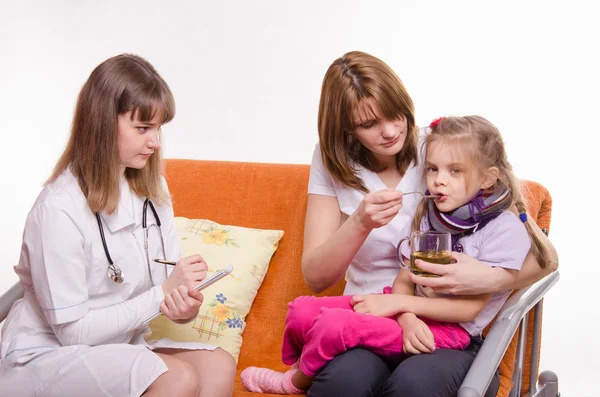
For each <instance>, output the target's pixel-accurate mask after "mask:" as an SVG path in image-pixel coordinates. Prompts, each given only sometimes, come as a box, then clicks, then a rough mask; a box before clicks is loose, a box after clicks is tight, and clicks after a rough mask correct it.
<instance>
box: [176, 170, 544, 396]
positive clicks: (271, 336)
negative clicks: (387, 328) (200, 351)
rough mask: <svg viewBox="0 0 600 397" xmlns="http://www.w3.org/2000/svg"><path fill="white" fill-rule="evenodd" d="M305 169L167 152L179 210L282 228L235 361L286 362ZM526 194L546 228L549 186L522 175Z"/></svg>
mask: <svg viewBox="0 0 600 397" xmlns="http://www.w3.org/2000/svg"><path fill="white" fill-rule="evenodd" d="M309 170H310V166H309V165H293V164H267V163H247V162H226V161H201V160H181V159H173V160H166V175H165V176H166V179H167V183H168V184H169V189H170V191H171V194H172V195H173V207H174V210H175V215H176V216H185V217H188V218H204V219H211V220H213V221H216V222H219V223H221V224H227V225H239V226H246V227H253V228H259V229H279V230H284V231H285V235H284V237H283V238H282V240H281V242H280V245H279V248H278V250H277V252H275V255H274V256H273V259H272V261H271V264H270V267H269V270H268V272H267V275H266V277H265V280H264V282H263V285H262V287H261V288H260V290H259V291H258V294H257V296H256V299H255V301H254V304H253V306H252V309H251V311H250V314H249V315H248V317H247V318H246V323H247V324H246V329H245V330H244V334H243V340H244V342H243V344H242V348H241V352H240V357H239V368H242V369H243V368H245V367H247V366H249V365H257V363H260V366H264V367H268V368H272V369H278V370H284V369H285V366H284V365H283V364H282V363H281V350H280V349H281V341H282V340H283V329H284V324H285V316H286V313H287V303H288V302H290V301H292V300H293V299H294V298H296V297H298V296H300V295H312V292H311V291H310V290H309V289H308V288H307V287H306V285H305V283H304V279H303V277H302V272H301V268H300V263H301V258H302V245H303V233H304V218H305V215H306V203H307V198H308V197H307V191H308V175H309ZM523 195H524V197H525V199H526V200H527V208H528V211H529V213H530V215H531V216H532V218H533V219H534V220H536V222H537V224H538V225H539V226H540V228H546V229H549V228H550V217H551V211H552V198H551V196H550V194H549V192H548V190H547V189H546V188H545V187H544V186H542V185H540V184H539V183H537V182H532V181H523ZM324 265H326V264H324ZM343 287H344V281H343V280H342V281H340V282H339V283H338V284H337V285H336V286H335V287H333V288H330V289H328V290H327V291H326V292H325V293H323V294H319V295H340V294H341V293H342V291H343ZM532 325H533V316H530V324H529V331H528V340H527V344H526V356H525V357H530V352H531V350H532V349H537V350H538V351H539V349H540V346H539V345H537V346H533V344H532V340H531V330H532ZM486 331H487V330H486ZM274 341H277V342H275V343H274ZM516 347H517V334H515V337H514V338H513V340H512V342H511V344H510V346H509V348H508V350H507V351H506V353H505V356H504V358H503V360H502V363H501V364H500V377H501V379H500V382H501V384H500V392H499V395H502V396H504V395H508V392H509V391H510V389H511V387H512V384H511V376H512V373H513V369H514V359H515V356H516ZM538 357H539V356H538ZM529 366H530V363H529V362H526V366H525V371H524V373H525V376H524V377H523V390H528V389H527V388H528V385H529V369H530V367H529Z"/></svg>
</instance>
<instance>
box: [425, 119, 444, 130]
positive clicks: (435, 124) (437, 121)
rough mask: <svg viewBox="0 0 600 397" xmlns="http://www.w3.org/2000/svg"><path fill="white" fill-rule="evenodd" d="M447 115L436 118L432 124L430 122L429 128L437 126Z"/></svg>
mask: <svg viewBox="0 0 600 397" xmlns="http://www.w3.org/2000/svg"><path fill="white" fill-rule="evenodd" d="M444 119H445V117H438V118H437V119H434V120H433V121H432V122H431V123H430V124H429V128H434V127H436V126H437V125H438V124H439V123H441V122H442V120H444Z"/></svg>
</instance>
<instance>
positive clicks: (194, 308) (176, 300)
mask: <svg viewBox="0 0 600 397" xmlns="http://www.w3.org/2000/svg"><path fill="white" fill-rule="evenodd" d="M203 300H204V296H203V295H202V292H200V291H196V290H195V289H188V288H187V287H186V286H185V285H180V286H179V287H177V288H175V289H174V290H172V291H171V293H170V294H168V295H165V300H164V301H162V303H161V304H160V311H161V312H162V313H163V314H164V315H165V316H166V317H167V318H168V319H169V320H171V321H177V322H179V321H182V322H188V321H190V320H192V319H193V318H195V317H196V316H197V315H198V310H200V305H202V301H203Z"/></svg>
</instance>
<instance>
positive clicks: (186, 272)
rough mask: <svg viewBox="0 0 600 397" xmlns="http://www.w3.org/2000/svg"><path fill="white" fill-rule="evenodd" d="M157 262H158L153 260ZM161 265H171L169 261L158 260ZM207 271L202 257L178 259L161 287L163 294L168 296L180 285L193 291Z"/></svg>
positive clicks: (193, 256) (194, 256)
mask: <svg viewBox="0 0 600 397" xmlns="http://www.w3.org/2000/svg"><path fill="white" fill-rule="evenodd" d="M155 261H157V262H158V261H159V260H155ZM160 261H161V263H164V262H168V263H165V264H167V265H172V264H173V262H171V261H164V260H160ZM207 271H208V265H207V264H206V261H205V260H204V258H202V256H200V255H198V254H196V255H191V256H188V257H186V258H183V259H180V260H179V262H177V263H176V264H175V268H174V269H173V271H172V272H171V274H170V275H169V277H168V278H167V279H166V280H165V282H164V283H163V285H162V288H163V293H164V294H165V296H166V295H169V294H170V293H171V291H173V290H174V289H175V288H177V287H179V286H180V285H184V286H185V287H186V288H187V289H188V290H192V289H194V287H196V286H197V285H198V284H200V282H201V281H202V280H204V278H205V277H206V273H207Z"/></svg>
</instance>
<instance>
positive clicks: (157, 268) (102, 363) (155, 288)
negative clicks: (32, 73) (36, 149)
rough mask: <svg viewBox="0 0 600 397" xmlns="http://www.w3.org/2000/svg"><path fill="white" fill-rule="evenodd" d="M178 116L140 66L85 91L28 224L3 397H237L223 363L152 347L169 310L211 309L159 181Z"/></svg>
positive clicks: (101, 74) (118, 60) (229, 365)
mask: <svg viewBox="0 0 600 397" xmlns="http://www.w3.org/2000/svg"><path fill="white" fill-rule="evenodd" d="M174 115H175V102H174V100H173V96H172V94H171V91H170V90H169V87H168V86H167V84H166V83H165V82H164V80H163V79H162V78H161V77H160V76H159V75H158V73H157V72H156V70H155V69H154V68H153V67H152V65H150V64H149V63H148V62H147V61H146V60H145V59H143V58H140V57H138V56H134V55H127V54H123V55H119V56H116V57H113V58H110V59H108V60H106V61H104V62H103V63H101V64H100V65H99V66H98V67H96V68H95V69H94V71H93V72H92V73H91V75H90V77H89V79H88V81H87V82H86V83H85V84H84V86H83V88H82V90H81V92H80V94H79V98H78V100H77V105H76V109H75V116H74V118H73V126H72V131H71V137H70V139H69V143H68V144H67V148H66V149H65V151H64V153H63V155H62V156H61V158H60V160H59V161H58V164H57V165H56V167H55V169H54V172H53V174H52V176H51V177H50V179H49V181H48V182H47V183H46V186H45V187H44V189H43V190H42V192H41V193H40V195H39V197H38V198H37V200H36V202H35V204H34V205H33V208H32V209H31V211H30V213H29V215H28V217H27V222H26V224H25V231H24V233H23V245H22V249H21V257H20V259H19V264H18V265H17V266H16V267H15V270H16V272H17V274H18V275H19V278H20V282H21V286H22V287H23V289H24V291H25V296H24V297H23V299H20V300H19V301H17V302H16V303H15V304H14V305H13V307H12V309H11V311H10V313H9V315H8V318H7V320H6V323H5V325H4V329H3V333H2V344H1V345H0V357H1V358H2V360H1V361H0V390H1V391H2V392H1V393H2V395H6V396H22V397H28V396H32V397H33V396H42V395H43V396H46V397H69V396H73V397H75V396H77V397H79V396H89V397H106V396H119V397H139V396H140V395H142V394H144V396H148V397H150V396H185V397H198V396H231V393H232V389H233V378H234V376H235V361H234V360H233V358H232V357H231V356H230V355H229V354H228V353H227V352H226V351H224V350H222V349H220V348H216V349H215V347H214V346H212V345H207V344H201V343H195V344H179V343H176V342H173V341H170V340H168V339H162V340H160V341H158V342H156V343H153V344H152V345H149V344H148V343H146V341H145V340H144V336H145V334H146V331H148V326H147V324H146V323H147V320H148V319H150V318H151V317H152V316H153V315H154V314H155V313H157V312H158V311H159V310H160V311H162V313H163V314H164V315H165V316H166V317H168V318H169V319H170V320H173V321H176V322H187V321H190V320H192V319H194V318H195V317H196V315H197V313H198V309H199V308H200V305H201V304H202V300H203V297H202V294H201V293H200V292H199V291H196V290H194V289H193V288H194V287H195V286H196V285H198V283H199V282H200V281H201V280H202V279H203V278H204V277H205V276H206V270H207V265H206V262H205V261H204V260H203V259H202V257H201V256H200V255H193V256H190V257H187V258H183V259H181V248H180V245H179V238H178V236H177V229H176V227H175V223H174V218H173V208H172V206H171V201H170V198H169V195H168V190H167V186H166V183H165V181H164V179H163V178H162V173H161V166H162V161H161V155H160V153H161V151H160V148H161V143H160V135H161V132H160V129H161V125H162V124H164V123H167V122H169V121H170V120H171V119H172V118H173V116H174ZM148 200H150V201H148ZM152 203H154V204H152ZM144 218H146V219H145V220H144ZM143 222H147V229H146V230H144V228H143V227H142V223H143ZM161 231H162V232H164V240H162V239H163V233H162V232H161ZM163 244H164V245H163ZM155 258H159V259H163V260H164V259H167V260H171V261H177V264H176V265H175V266H174V268H171V269H169V270H167V268H166V266H164V267H163V265H161V264H158V263H155V262H154V261H153V259H155Z"/></svg>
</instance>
